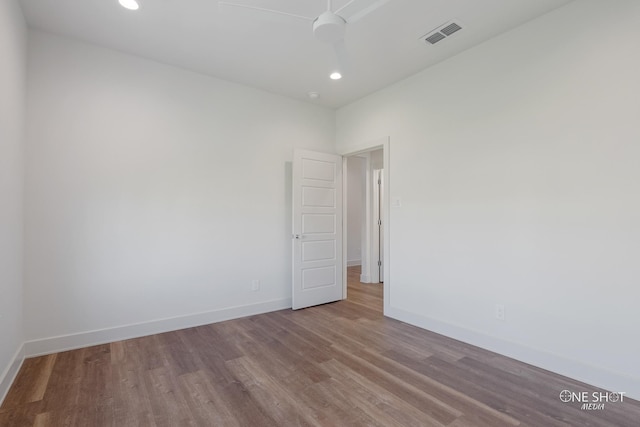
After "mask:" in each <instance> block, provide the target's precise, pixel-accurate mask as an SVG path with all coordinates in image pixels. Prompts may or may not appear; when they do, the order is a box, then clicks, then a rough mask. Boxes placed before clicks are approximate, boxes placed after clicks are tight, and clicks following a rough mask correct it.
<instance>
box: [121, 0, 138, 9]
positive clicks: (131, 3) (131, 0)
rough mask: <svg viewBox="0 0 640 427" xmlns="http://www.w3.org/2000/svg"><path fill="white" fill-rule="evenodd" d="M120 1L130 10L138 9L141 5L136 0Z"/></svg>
mask: <svg viewBox="0 0 640 427" xmlns="http://www.w3.org/2000/svg"><path fill="white" fill-rule="evenodd" d="M118 1H119V2H120V6H122V7H124V8H127V9H129V10H138V9H139V8H140V6H139V5H138V2H137V1H136V0H118Z"/></svg>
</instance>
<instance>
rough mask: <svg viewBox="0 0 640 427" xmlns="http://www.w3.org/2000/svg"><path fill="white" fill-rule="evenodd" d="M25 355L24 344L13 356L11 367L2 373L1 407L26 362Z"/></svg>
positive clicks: (0, 377)
mask: <svg viewBox="0 0 640 427" xmlns="http://www.w3.org/2000/svg"><path fill="white" fill-rule="evenodd" d="M24 355H25V353H24V344H22V345H20V347H19V348H18V350H17V351H16V354H14V355H13V359H11V363H9V366H7V368H6V369H5V370H4V372H3V373H2V376H0V406H1V405H2V402H4V399H5V397H7V393H9V389H10V388H11V384H13V381H14V380H15V379H16V376H17V375H18V371H19V370H20V367H21V366H22V363H23V362H24V357H25V356H24Z"/></svg>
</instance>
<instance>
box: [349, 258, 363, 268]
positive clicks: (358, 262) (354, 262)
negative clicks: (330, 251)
mask: <svg viewBox="0 0 640 427" xmlns="http://www.w3.org/2000/svg"><path fill="white" fill-rule="evenodd" d="M359 265H362V260H359V259H352V260H351V261H349V260H347V267H357V266H359Z"/></svg>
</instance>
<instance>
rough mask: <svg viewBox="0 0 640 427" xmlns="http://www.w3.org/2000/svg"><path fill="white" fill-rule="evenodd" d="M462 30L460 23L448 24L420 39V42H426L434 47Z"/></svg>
mask: <svg viewBox="0 0 640 427" xmlns="http://www.w3.org/2000/svg"><path fill="white" fill-rule="evenodd" d="M461 29H462V25H460V23H458V22H447V23H446V24H444V25H441V26H439V27H438V28H436V29H435V30H433V31H431V32H430V33H428V34H425V35H424V36H422V37H420V40H424V41H425V42H426V43H428V44H431V45H434V44H436V43H438V42H441V41H442V40H444V39H446V38H447V37H451V36H452V35H453V34H455V33H457V32H458V31H460V30H461Z"/></svg>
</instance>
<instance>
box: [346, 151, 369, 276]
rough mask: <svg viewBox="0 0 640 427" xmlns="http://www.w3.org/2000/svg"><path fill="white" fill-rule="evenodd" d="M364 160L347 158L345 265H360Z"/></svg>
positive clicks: (362, 227)
mask: <svg viewBox="0 0 640 427" xmlns="http://www.w3.org/2000/svg"><path fill="white" fill-rule="evenodd" d="M365 171H366V159H364V158H362V157H358V156H351V157H347V265H349V266H354V265H361V264H362V234H363V232H364V223H365V221H364V197H365V194H364V192H365V184H366V183H365Z"/></svg>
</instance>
